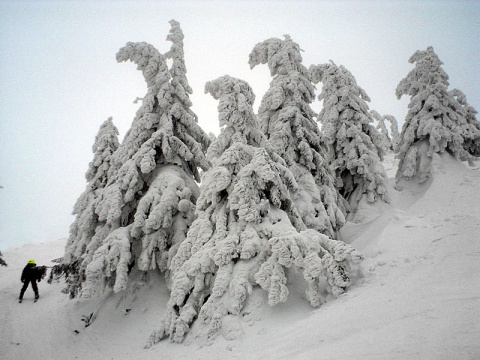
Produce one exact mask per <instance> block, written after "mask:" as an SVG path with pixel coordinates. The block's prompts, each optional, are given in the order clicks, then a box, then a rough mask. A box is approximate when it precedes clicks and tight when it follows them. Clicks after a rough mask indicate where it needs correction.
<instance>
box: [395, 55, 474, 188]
mask: <svg viewBox="0 0 480 360" xmlns="http://www.w3.org/2000/svg"><path fill="white" fill-rule="evenodd" d="M409 62H410V63H412V64H415V67H414V68H413V69H412V70H411V71H410V72H409V73H408V75H407V76H406V77H405V78H404V79H402V80H401V81H400V83H399V84H398V86H397V89H396V95H397V98H399V99H400V98H401V97H402V96H403V95H408V96H410V104H409V105H408V113H407V116H406V118H405V123H404V125H403V128H402V133H401V138H400V142H399V145H398V150H399V151H398V155H397V157H398V158H399V159H400V162H399V167H398V171H397V175H396V178H397V181H398V180H401V179H406V180H410V179H412V178H414V177H416V178H417V179H418V181H419V182H420V183H422V182H424V181H425V180H427V179H428V178H429V177H430V175H431V165H432V156H433V154H434V153H442V152H444V151H448V152H450V153H451V154H452V155H453V156H455V157H456V158H457V159H459V160H461V161H470V162H471V161H473V160H474V158H473V156H474V155H475V154H478V146H476V145H475V144H477V145H478V141H479V140H478V139H479V136H480V131H479V128H478V125H477V124H476V121H474V114H475V113H476V112H475V110H474V109H473V108H472V107H470V106H468V105H467V103H466V100H465V96H464V95H463V94H461V92H458V90H455V91H449V90H448V86H449V82H448V75H447V74H446V73H445V71H444V70H443V68H442V65H443V62H442V61H440V59H439V58H438V56H437V54H436V53H435V51H434V50H433V47H431V46H429V47H428V48H427V49H426V50H418V51H416V52H415V53H414V54H413V55H412V56H411V57H410V59H409ZM472 116H473V117H472ZM472 146H473V147H472Z"/></svg>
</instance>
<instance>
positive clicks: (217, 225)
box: [148, 76, 361, 346]
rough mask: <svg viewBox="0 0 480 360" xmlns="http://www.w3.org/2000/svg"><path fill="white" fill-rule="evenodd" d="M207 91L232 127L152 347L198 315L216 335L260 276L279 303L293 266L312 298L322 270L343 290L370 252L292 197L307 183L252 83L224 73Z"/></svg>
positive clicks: (213, 149) (216, 145)
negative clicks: (264, 122) (299, 207)
mask: <svg viewBox="0 0 480 360" xmlns="http://www.w3.org/2000/svg"><path fill="white" fill-rule="evenodd" d="M205 91H206V92H207V93H210V94H211V95H212V96H213V97H214V98H215V99H218V100H219V106H218V110H219V122H220V126H221V127H223V128H222V131H221V133H220V135H219V136H218V138H217V139H216V140H215V141H214V142H213V144H212V145H211V146H210V148H209V150H208V153H207V156H208V159H209V160H210V161H211V163H212V168H211V169H210V170H209V171H208V172H206V173H205V177H204V179H203V182H202V184H201V194H200V197H199V199H198V201H197V204H196V211H197V215H198V218H197V219H196V220H195V221H194V223H193V224H192V226H191V228H190V230H189V232H188V236H187V239H186V240H185V241H184V242H182V243H181V245H180V247H179V249H178V252H177V254H176V255H175V257H174V258H173V260H172V263H171V271H172V273H173V281H172V292H171V298H170V300H169V302H168V308H167V310H166V314H165V316H164V318H163V320H162V322H161V324H160V326H159V328H158V329H157V330H156V331H155V332H154V333H152V335H151V338H150V340H149V344H148V346H151V345H153V344H155V343H156V342H158V341H159V340H161V339H162V338H164V337H170V339H171V340H172V341H175V342H181V341H182V340H183V339H184V337H185V335H186V333H187V332H188V331H189V329H190V326H191V324H192V322H193V321H194V320H195V319H197V318H198V319H199V321H200V323H201V324H203V325H204V326H205V330H206V334H205V335H206V336H207V338H209V339H212V338H214V337H215V336H216V334H217V333H218V330H219V328H221V327H222V323H223V321H224V319H225V317H226V316H228V315H238V314H240V313H241V311H242V309H243V308H244V307H245V305H246V303H247V302H248V300H249V294H250V293H251V292H252V291H253V288H254V287H255V286H256V285H260V286H261V287H262V288H263V289H264V290H266V291H267V292H268V303H269V304H270V305H275V304H278V303H280V302H284V301H285V300H286V298H287V296H288V288H287V277H288V271H287V270H288V269H290V268H291V269H297V270H298V271H301V272H302V273H303V276H304V278H305V280H306V281H307V283H308V290H307V298H308V300H309V301H310V303H311V304H312V305H314V306H319V305H320V304H321V303H323V301H324V296H323V293H322V285H321V284H322V281H321V279H325V280H326V287H327V289H326V290H327V291H328V292H329V293H330V294H332V295H334V296H338V295H339V294H341V293H343V292H344V291H345V288H346V287H347V286H348V285H349V282H350V280H349V277H348V275H349V273H350V272H351V271H352V270H353V269H354V268H355V264H356V261H358V260H360V258H361V256H360V255H359V254H358V253H357V252H356V251H355V250H354V249H353V248H352V247H351V246H349V245H346V244H345V243H343V242H341V241H336V240H331V239H330V238H329V237H327V236H326V235H324V234H320V233H319V232H317V231H315V230H309V229H308V230H307V229H305V227H304V225H303V222H302V221H301V219H300V217H299V214H298V213H297V211H296V207H295V203H294V202H293V201H292V196H291V194H294V193H295V192H297V191H298V190H299V189H298V185H297V182H296V180H295V177H294V176H293V174H292V173H291V172H290V170H289V169H288V168H287V166H286V163H285V161H284V160H283V158H282V157H280V156H278V155H277V154H276V150H275V148H274V147H273V146H271V145H270V144H269V142H268V141H267V140H266V138H265V136H264V135H263V133H262V132H261V130H260V128H259V126H258V125H257V119H256V117H255V115H254V113H253V109H252V104H253V101H254V94H253V92H252V90H251V88H250V86H249V85H248V84H247V83H246V82H244V81H242V80H239V79H235V78H232V77H230V76H223V77H220V78H218V79H216V80H214V81H211V82H208V83H207V84H206V86H205ZM298 227H301V229H299V228H298Z"/></svg>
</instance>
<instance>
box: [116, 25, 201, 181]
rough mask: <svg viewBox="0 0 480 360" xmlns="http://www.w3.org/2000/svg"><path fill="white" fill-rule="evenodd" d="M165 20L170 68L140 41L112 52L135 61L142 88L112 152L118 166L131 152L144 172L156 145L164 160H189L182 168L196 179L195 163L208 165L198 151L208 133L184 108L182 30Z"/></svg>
mask: <svg viewBox="0 0 480 360" xmlns="http://www.w3.org/2000/svg"><path fill="white" fill-rule="evenodd" d="M170 24H171V26H172V27H171V30H170V34H169V35H168V37H167V39H168V40H170V41H171V42H172V47H171V49H170V51H169V52H167V54H166V56H167V57H169V58H171V59H173V63H172V67H171V69H170V70H169V69H168V66H167V63H166V57H165V56H164V55H162V54H161V53H160V52H159V51H158V50H157V49H155V48H154V47H153V46H152V45H150V44H147V43H144V42H140V43H127V45H126V46H125V47H123V48H121V49H120V50H119V52H118V53H117V61H119V62H120V61H127V60H130V61H133V62H134V63H135V64H137V68H138V69H139V70H141V71H142V73H143V76H144V78H145V81H146V82H147V86H148V90H147V94H146V95H145V96H144V98H143V100H142V106H141V107H140V109H139V110H138V111H137V114H136V117H135V119H134V121H133V124H132V127H131V128H130V130H129V131H128V132H127V134H126V136H125V140H124V141H123V144H122V146H121V148H120V149H119V151H118V153H117V154H116V163H117V165H118V166H121V165H123V164H125V162H127V161H128V160H129V159H132V158H133V160H134V161H135V162H136V163H137V165H138V166H139V167H141V168H142V172H145V173H148V172H150V171H151V170H153V168H154V167H155V161H153V160H154V159H153V158H154V157H155V156H157V155H158V154H157V155H156V154H155V151H154V149H155V148H157V149H162V151H163V154H162V157H163V161H164V162H166V163H175V164H180V163H182V162H185V161H186V162H187V163H188V164H189V165H188V166H187V167H186V170H189V171H191V172H193V174H194V175H195V177H196V178H197V180H199V175H198V173H197V170H196V168H197V167H201V168H202V169H204V170H205V169H206V168H208V163H207V161H206V159H205V157H204V151H205V150H206V148H207V147H208V145H209V144H210V138H209V137H208V135H207V134H205V133H204V131H203V130H202V129H201V128H200V126H199V125H198V123H197V116H196V115H195V114H194V113H193V111H192V110H191V109H190V106H191V101H190V99H189V97H188V94H189V93H191V92H192V90H191V88H190V86H189V85H188V81H187V79H186V76H185V74H186V67H185V62H184V53H183V33H182V30H181V29H180V26H179V23H178V22H176V21H175V20H172V21H171V22H170ZM157 160H158V159H157ZM140 163H142V165H140ZM188 168H189V169H188ZM144 170H145V171H144Z"/></svg>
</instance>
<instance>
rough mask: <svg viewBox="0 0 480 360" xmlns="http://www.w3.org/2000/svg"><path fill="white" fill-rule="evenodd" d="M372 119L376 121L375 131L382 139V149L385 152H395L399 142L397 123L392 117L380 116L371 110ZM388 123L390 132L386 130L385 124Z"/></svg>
mask: <svg viewBox="0 0 480 360" xmlns="http://www.w3.org/2000/svg"><path fill="white" fill-rule="evenodd" d="M370 113H371V114H372V117H373V118H374V119H375V120H376V121H377V126H376V128H377V130H378V131H379V132H380V134H381V135H382V137H383V142H382V145H383V146H382V147H384V148H385V149H386V150H387V151H393V152H395V151H396V150H395V149H396V148H397V145H398V141H399V140H400V133H399V132H398V122H397V119H396V118H395V117H394V116H393V115H380V114H379V113H378V112H377V111H375V110H371V111H370ZM386 121H388V122H389V123H390V131H389V130H388V129H387V125H386V124H385V122H386Z"/></svg>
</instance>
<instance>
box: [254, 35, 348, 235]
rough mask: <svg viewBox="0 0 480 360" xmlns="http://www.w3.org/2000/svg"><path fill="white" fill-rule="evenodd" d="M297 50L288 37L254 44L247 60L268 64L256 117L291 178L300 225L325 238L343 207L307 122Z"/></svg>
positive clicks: (340, 220) (309, 95) (307, 99)
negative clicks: (269, 78)
mask: <svg viewBox="0 0 480 360" xmlns="http://www.w3.org/2000/svg"><path fill="white" fill-rule="evenodd" d="M300 51H301V50H300V47H299V45H298V44H297V43H295V42H294V41H293V40H292V39H291V38H290V36H288V35H285V39H284V40H281V39H277V38H271V39H268V40H265V41H263V42H261V43H258V44H257V45H255V47H254V48H253V50H252V52H251V53H250V57H249V64H250V67H251V68H253V67H255V66H257V65H259V64H268V67H269V69H270V74H271V76H273V80H272V82H271V83H270V88H269V89H268V91H267V92H266V93H265V95H264V96H263V98H262V102H261V104H260V107H259V110H258V117H259V122H260V126H261V129H262V131H263V132H264V133H265V134H266V136H267V138H268V140H269V141H270V143H271V144H272V146H273V148H274V150H275V152H276V153H277V154H278V155H280V156H281V157H282V158H283V159H284V160H285V162H286V164H287V166H288V168H289V169H290V171H291V172H292V173H293V175H294V176H295V179H296V181H297V184H298V187H299V189H298V191H297V192H296V194H294V198H293V201H294V202H295V204H296V206H297V208H298V211H299V213H300V216H301V218H302V221H303V222H304V224H305V226H306V227H308V228H310V229H315V230H317V231H320V232H322V233H324V234H326V235H329V236H331V237H336V234H337V231H338V230H339V229H340V228H341V227H342V226H343V224H344V223H345V214H346V209H345V204H344V202H343V201H342V199H341V197H340V196H339V195H338V192H337V190H336V188H335V182H334V176H333V173H332V172H331V170H330V167H329V162H328V150H327V147H326V145H325V144H324V139H323V137H322V134H321V132H320V129H319V127H318V125H317V123H316V122H315V120H314V119H313V118H314V116H315V112H314V111H313V110H312V108H311V107H310V104H311V103H312V101H313V100H314V98H315V87H314V85H313V84H312V82H311V80H310V74H309V72H308V70H307V69H306V68H305V66H303V65H302V56H301V54H300Z"/></svg>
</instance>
